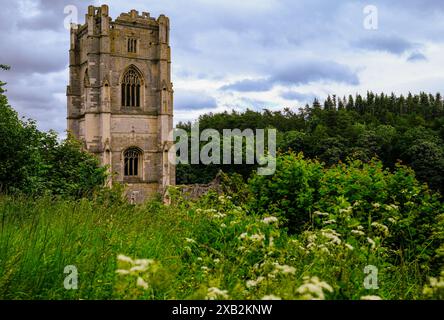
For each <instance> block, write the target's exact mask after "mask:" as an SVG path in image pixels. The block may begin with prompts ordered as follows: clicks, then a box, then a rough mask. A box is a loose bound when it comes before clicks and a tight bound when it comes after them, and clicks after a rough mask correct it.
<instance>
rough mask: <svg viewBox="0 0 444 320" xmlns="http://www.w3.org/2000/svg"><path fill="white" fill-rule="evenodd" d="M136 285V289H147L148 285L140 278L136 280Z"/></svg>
mask: <svg viewBox="0 0 444 320" xmlns="http://www.w3.org/2000/svg"><path fill="white" fill-rule="evenodd" d="M136 284H137V286H138V287H142V288H144V289H148V283H147V282H146V281H145V280H143V279H142V278H141V277H138V278H137V283H136Z"/></svg>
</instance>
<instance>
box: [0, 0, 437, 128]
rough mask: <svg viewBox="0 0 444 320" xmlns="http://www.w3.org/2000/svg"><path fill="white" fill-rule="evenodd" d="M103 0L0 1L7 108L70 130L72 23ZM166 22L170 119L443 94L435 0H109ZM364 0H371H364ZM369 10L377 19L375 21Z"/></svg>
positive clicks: (116, 7) (114, 12) (116, 9)
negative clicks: (73, 12)
mask: <svg viewBox="0 0 444 320" xmlns="http://www.w3.org/2000/svg"><path fill="white" fill-rule="evenodd" d="M102 3H106V2H105V1H92V2H90V3H88V2H86V1H78V0H69V1H64V0H63V1H51V0H18V1H9V0H8V1H7V0H0V48H1V50H0V64H8V65H11V67H12V69H11V70H10V71H8V72H1V73H0V79H1V80H3V81H7V82H8V85H7V89H8V93H7V94H8V97H9V100H10V103H11V105H12V106H13V107H14V108H15V109H16V110H18V111H19V113H20V114H21V115H22V116H26V117H31V118H33V119H35V120H37V121H38V124H39V127H40V128H41V129H44V130H48V129H55V130H56V131H58V132H60V133H63V132H64V130H65V129H66V121H65V116H66V97H65V90H66V85H67V79H68V69H67V63H68V48H69V31H68V30H67V29H65V27H64V22H65V18H66V16H67V14H66V13H65V10H64V9H65V7H66V6H68V5H74V6H75V7H76V8H77V9H78V13H79V14H78V16H79V23H84V14H85V13H86V8H87V6H88V4H94V5H100V4H102ZM107 4H108V5H109V6H110V14H111V16H112V17H113V18H116V17H117V16H118V15H119V13H120V12H128V11H129V10H130V9H132V8H134V9H136V10H139V12H142V11H148V12H150V13H151V15H152V16H155V17H157V16H158V15H159V14H161V13H164V14H166V15H167V16H169V17H170V20H171V46H172V54H173V82H174V90H175V122H178V121H184V120H193V119H195V118H197V117H198V115H199V114H202V113H206V112H210V111H212V112H218V111H223V110H230V109H236V110H244V109H246V108H250V109H256V110H260V109H263V108H268V109H280V108H282V107H290V108H295V109H297V108H298V107H301V106H303V105H304V104H305V103H306V102H311V101H312V100H313V98H314V97H318V98H320V99H323V98H325V97H326V96H327V95H328V94H336V95H339V96H342V95H348V94H355V93H365V92H366V91H367V90H372V91H375V92H381V91H384V92H387V93H390V92H395V93H398V94H399V93H408V92H409V91H411V92H419V91H427V92H432V93H436V92H438V91H439V92H443V91H444V90H443V88H444V1H442V0H391V1H382V0H374V1H360V0H322V1H321V0H297V1H294V0H162V1H159V0H156V1H154V0H135V1H109V2H108V3H107ZM369 6H370V7H369ZM376 15H377V19H376Z"/></svg>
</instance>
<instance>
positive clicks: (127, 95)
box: [121, 68, 142, 107]
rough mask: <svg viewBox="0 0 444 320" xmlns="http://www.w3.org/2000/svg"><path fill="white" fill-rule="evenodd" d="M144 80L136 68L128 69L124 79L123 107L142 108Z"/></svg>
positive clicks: (122, 85) (122, 86)
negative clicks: (141, 95) (141, 98)
mask: <svg viewBox="0 0 444 320" xmlns="http://www.w3.org/2000/svg"><path fill="white" fill-rule="evenodd" d="M141 86H142V80H141V78H140V76H139V73H138V72H137V71H136V70H134V68H130V69H128V71H127V72H126V73H125V75H124V76H123V79H122V84H121V89H122V106H123V107H140V93H141Z"/></svg>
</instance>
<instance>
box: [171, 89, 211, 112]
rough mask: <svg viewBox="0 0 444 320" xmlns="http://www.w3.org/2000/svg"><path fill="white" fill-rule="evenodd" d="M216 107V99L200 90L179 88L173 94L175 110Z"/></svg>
mask: <svg viewBox="0 0 444 320" xmlns="http://www.w3.org/2000/svg"><path fill="white" fill-rule="evenodd" d="M216 107H217V102H216V100H215V99H214V98H213V97H210V96H208V95H206V94H204V93H202V92H198V91H183V90H181V91H177V92H176V93H175V95H174V108H175V109H177V110H199V109H213V108H216Z"/></svg>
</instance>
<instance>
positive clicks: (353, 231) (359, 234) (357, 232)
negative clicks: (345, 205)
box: [351, 230, 365, 236]
mask: <svg viewBox="0 0 444 320" xmlns="http://www.w3.org/2000/svg"><path fill="white" fill-rule="evenodd" d="M351 233H353V234H355V235H357V236H365V233H364V232H362V231H361V230H352V231H351Z"/></svg>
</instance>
